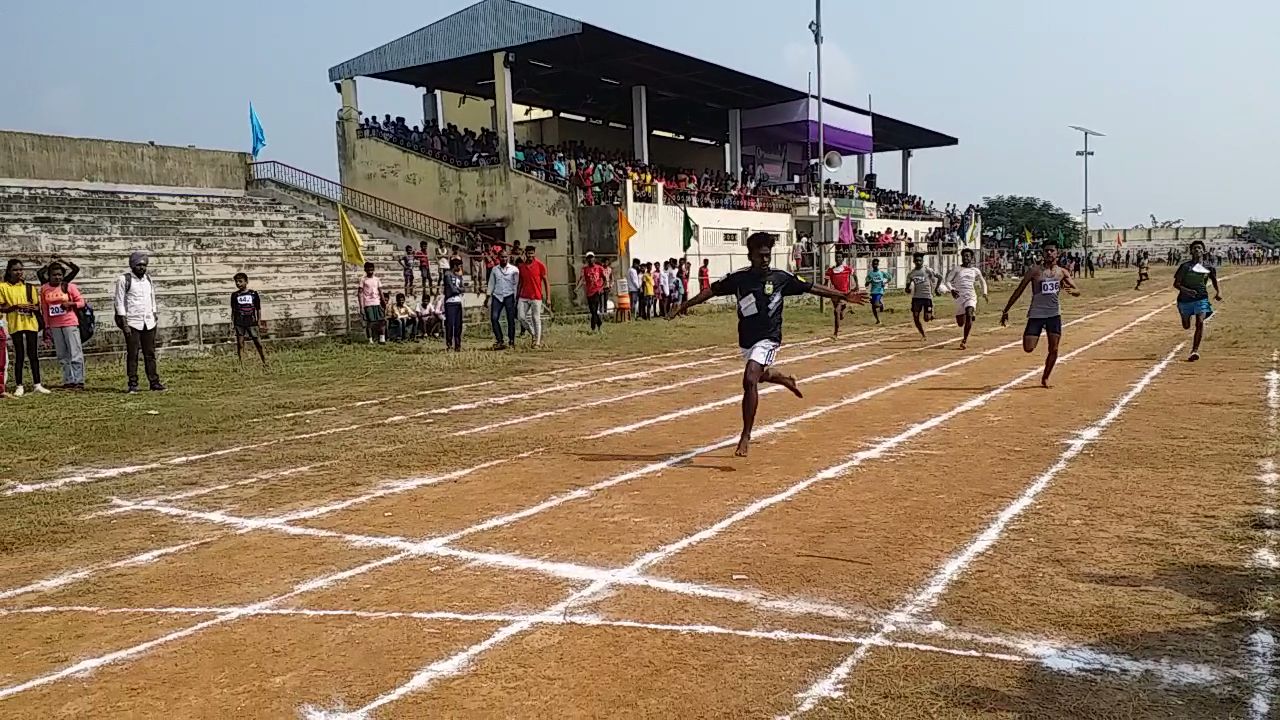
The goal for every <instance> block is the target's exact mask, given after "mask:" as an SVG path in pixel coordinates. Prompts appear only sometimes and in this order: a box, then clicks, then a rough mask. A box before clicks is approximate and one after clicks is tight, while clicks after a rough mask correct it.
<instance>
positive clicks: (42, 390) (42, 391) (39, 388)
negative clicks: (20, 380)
mask: <svg viewBox="0 0 1280 720" xmlns="http://www.w3.org/2000/svg"><path fill="white" fill-rule="evenodd" d="M31 390H32V391H33V392H38V393H40V394H41V395H48V394H49V388H47V387H45V386H43V385H41V384H40V383H36V386H35V387H33V388H31Z"/></svg>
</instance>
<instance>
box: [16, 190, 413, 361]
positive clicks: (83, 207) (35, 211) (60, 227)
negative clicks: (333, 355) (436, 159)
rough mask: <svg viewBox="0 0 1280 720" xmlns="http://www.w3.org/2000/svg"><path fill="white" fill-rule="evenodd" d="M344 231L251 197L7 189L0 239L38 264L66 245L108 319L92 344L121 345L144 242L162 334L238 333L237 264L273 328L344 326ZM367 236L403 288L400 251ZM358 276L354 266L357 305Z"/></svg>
mask: <svg viewBox="0 0 1280 720" xmlns="http://www.w3.org/2000/svg"><path fill="white" fill-rule="evenodd" d="M339 236H340V235H339V231H338V227H337V223H336V222H334V221H332V220H329V219H327V218H325V217H324V216H323V215H320V214H317V213H313V212H308V211H304V210H300V209H299V208H296V207H293V206H291V205H286V204H284V203H282V202H279V201H277V200H274V199H267V198H260V197H251V196H248V195H236V196H224V195H206V194H201V192H200V190H198V189H193V190H192V191H191V194H189V195H186V194H182V195H179V194H172V193H142V192H127V193H126V192H109V191H101V190H81V189H59V188H43V187H41V188H28V187H0V245H3V247H4V248H5V250H6V252H7V254H9V255H12V256H17V257H20V258H23V259H24V260H27V261H29V263H30V264H32V265H35V264H43V263H45V262H47V261H48V260H49V257H50V256H51V255H53V254H59V255H62V256H65V257H67V258H69V259H71V260H73V261H75V262H76V264H77V265H79V266H80V268H81V271H80V275H79V276H78V277H77V278H76V281H75V282H76V284H77V285H78V286H79V287H80V289H81V291H82V292H83V293H84V294H85V296H86V298H87V299H88V300H89V302H90V303H92V304H93V305H94V307H95V309H97V310H98V316H99V326H98V332H97V334H96V335H95V336H94V340H93V341H92V343H91V346H90V347H89V348H88V349H89V350H90V351H96V350H103V349H115V348H118V347H120V346H121V345H122V337H121V335H120V333H119V331H117V330H116V328H115V326H114V323H113V320H112V314H113V308H112V302H113V301H112V295H113V291H114V287H115V282H116V280H117V278H119V277H120V276H121V274H123V273H124V272H125V271H126V270H127V269H128V268H127V266H128V257H129V254H130V252H132V251H133V250H135V249H140V248H141V249H146V250H148V251H149V252H150V253H151V259H150V272H151V277H152V280H153V281H154V282H155V284H156V297H157V304H158V305H159V313H158V315H159V324H160V333H159V335H160V337H161V339H162V341H163V342H166V343H169V344H183V343H194V342H195V341H196V338H198V337H200V336H203V338H204V341H205V342H206V343H208V342H217V341H220V340H224V339H229V338H230V337H231V326H230V320H231V315H230V304H229V299H230V295H231V293H232V291H233V290H234V289H235V285H234V282H233V280H232V276H234V275H235V274H236V273H237V272H244V273H247V274H248V275H249V277H250V282H251V286H252V287H253V288H254V289H256V290H257V291H258V292H259V293H260V294H261V295H262V300H263V317H264V320H265V321H266V324H267V328H268V330H267V331H268V334H269V336H272V337H293V336H306V335H314V334H320V333H324V334H331V333H334V332H340V329H341V328H342V327H343V326H344V322H343V312H344V309H343V308H344V305H343V291H342V267H341V264H340V255H339ZM365 241H366V242H365V248H364V250H365V255H366V258H368V259H369V260H371V261H373V262H375V263H377V264H378V266H379V269H380V274H382V275H383V276H384V277H385V278H386V281H387V286H388V288H389V289H394V288H397V287H399V285H400V282H401V278H400V271H399V267H398V266H397V265H396V264H395V258H396V257H397V256H398V255H399V254H400V252H399V251H398V250H397V248H396V247H395V246H394V245H393V244H392V243H390V242H387V241H385V240H382V239H379V238H376V237H371V236H369V235H367V234H365ZM360 275H361V273H360V272H358V271H357V270H355V269H349V273H348V282H349V283H350V286H351V288H352V291H351V298H352V306H353V307H354V305H355V300H354V297H355V294H354V287H355V284H356V282H357V281H358V278H359V276H360ZM353 312H354V311H353ZM197 316H198V317H197ZM357 325H358V323H357Z"/></svg>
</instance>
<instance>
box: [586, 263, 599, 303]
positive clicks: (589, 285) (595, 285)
mask: <svg viewBox="0 0 1280 720" xmlns="http://www.w3.org/2000/svg"><path fill="white" fill-rule="evenodd" d="M582 285H583V287H585V288H586V289H587V295H588V296H591V295H599V294H600V293H602V292H604V266H603V265H583V266H582Z"/></svg>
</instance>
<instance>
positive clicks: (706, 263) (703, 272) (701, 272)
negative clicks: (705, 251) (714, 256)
mask: <svg viewBox="0 0 1280 720" xmlns="http://www.w3.org/2000/svg"><path fill="white" fill-rule="evenodd" d="M710 289H711V259H710V258H703V259H702V267H700V268H698V292H706V291H708V290H710Z"/></svg>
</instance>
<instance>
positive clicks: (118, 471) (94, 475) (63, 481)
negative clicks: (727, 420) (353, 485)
mask: <svg viewBox="0 0 1280 720" xmlns="http://www.w3.org/2000/svg"><path fill="white" fill-rule="evenodd" d="M867 332H870V331H867ZM829 341H830V338H820V339H818V340H809V341H806V342H804V343H797V345H812V344H815V343H819V342H829ZM737 357H739V356H738V354H732V355H721V356H716V357H713V358H706V359H702V360H695V361H692V362H687V363H679V364H676V365H663V366H659V367H656V368H654V369H652V370H642V371H639V372H633V373H627V374H625V375H614V376H610V377H604V378H596V379H591V380H576V381H573V382H568V383H561V384H559V385H550V386H546V387H540V388H536V389H533V390H527V391H524V392H519V393H511V394H509V395H501V396H498V397H490V398H484V399H482V400H476V401H472V402H465V403H457V404H454V405H450V406H448V407H442V408H432V409H429V410H421V411H418V412H415V413H410V414H408V415H396V416H393V417H388V418H383V419H381V420H371V421H368V422H361V423H354V424H351V425H345V426H342V427H337V428H330V429H328V430H319V431H316V432H309V433H300V434H295V435H288V436H285V437H282V438H277V439H275V440H268V441H264V442H260V443H252V444H248V445H237V446H235V447H230V448H224V449H221V450H215V451H212V452H207V453H201V454H198V455H187V456H182V457H175V458H170V459H168V460H160V461H155V462H150V463H145V464H141V465H127V466H122V467H115V468H106V469H101V470H88V471H85V472H83V473H81V474H78V475H68V476H66V477H61V478H58V479H55V480H49V481H46V482H39V483H27V484H17V485H14V486H12V487H10V488H8V489H6V490H5V491H4V492H3V493H2V494H3V495H15V494H20V493H31V492H39V491H43V490H57V489H60V488H63V487H66V486H68V485H79V484H84V483H91V482H97V481H100V480H108V479H114V478H118V477H123V476H126V475H134V474H137V473H140V472H144V471H147V470H155V469H159V468H162V467H166V466H172V465H186V464H189V463H193V462H198V461H201V460H207V459H209V458H214V457H221V456H225V455H233V454H237V453H242V452H247V451H250V450H260V449H262V448H266V447H273V446H276V445H281V444H284V443H290V442H296V441H298V440H309V439H313V438H317V437H324V436H326V435H335V434H339V433H347V432H353V431H355V430H361V429H364V428H368V427H375V426H379V425H385V424H387V423H400V422H404V421H406V420H417V419H419V418H425V417H429V416H433V415H448V414H451V413H457V412H462V411H466V410H474V409H476V408H485V407H500V406H503V405H507V404H509V403H512V402H516V401H519V400H526V399H529V398H534V397H540V396H542V395H547V394H550V393H556V392H564V391H566V390H573V389H576V388H580V387H585V386H589V385H605V384H610V383H616V382H625V381H628V380H639V379H644V378H649V377H653V376H654V375H658V374H661V373H667V372H671V371H673V370H683V369H686V368H691V367H698V366H701V365H709V364H712V363H718V362H723V361H725V360H727V359H730V358H737ZM426 422H434V420H430V419H428V420H427V421H426Z"/></svg>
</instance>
